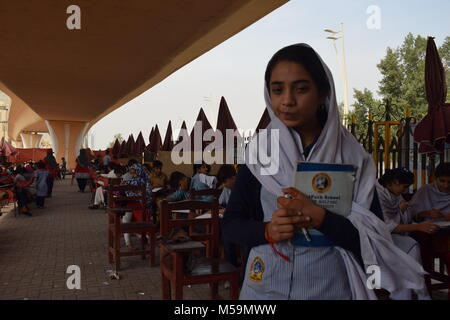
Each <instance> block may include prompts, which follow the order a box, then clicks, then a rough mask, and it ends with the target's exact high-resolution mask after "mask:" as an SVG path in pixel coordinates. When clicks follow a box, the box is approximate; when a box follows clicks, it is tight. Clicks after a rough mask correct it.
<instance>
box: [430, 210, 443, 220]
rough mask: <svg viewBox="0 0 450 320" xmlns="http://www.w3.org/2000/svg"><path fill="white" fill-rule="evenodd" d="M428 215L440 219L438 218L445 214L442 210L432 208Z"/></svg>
mask: <svg viewBox="0 0 450 320" xmlns="http://www.w3.org/2000/svg"><path fill="white" fill-rule="evenodd" d="M427 216H428V217H429V218H432V219H438V218H442V217H443V216H444V215H443V214H442V212H441V211H440V210H436V209H431V210H429V211H427Z"/></svg>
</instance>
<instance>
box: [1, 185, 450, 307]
mask: <svg viewBox="0 0 450 320" xmlns="http://www.w3.org/2000/svg"><path fill="white" fill-rule="evenodd" d="M77 189H78V188H77V186H76V183H74V185H71V184H70V180H69V179H66V180H62V181H61V180H60V181H55V188H54V190H53V197H52V198H49V199H46V208H45V209H40V210H39V209H36V208H35V207H34V204H33V205H32V207H31V208H32V211H33V217H28V216H17V217H14V215H13V212H8V210H5V209H4V210H3V212H4V213H3V216H1V217H0V299H18V300H24V299H25V300H27V299H29V300H43V299H45V300H49V299H51V300H87V299H89V300H111V299H121V300H149V299H161V287H160V281H161V279H160V270H159V267H158V266H155V267H150V265H149V263H148V260H142V259H141V257H140V256H135V257H124V258H123V259H122V270H121V272H120V275H121V279H120V280H111V279H110V278H109V276H108V271H109V270H111V269H112V267H111V266H110V265H109V263H108V257H107V215H106V213H105V211H104V210H89V209H88V205H89V202H90V196H91V195H90V193H80V192H77ZM132 240H135V241H137V239H136V238H134V239H133V238H132ZM158 254H159V252H158V250H157V256H158ZM70 265H77V266H79V267H80V270H81V289H80V290H77V289H73V290H70V289H68V288H67V285H66V282H67V279H68V277H69V276H70V274H67V273H66V270H67V267H68V266H70ZM221 294H222V295H223V296H224V297H228V290H226V291H225V290H223V289H222V290H221ZM184 298H185V299H186V300H192V299H199V300H205V299H209V290H208V286H206V285H196V286H192V287H190V288H189V287H184ZM434 298H435V299H439V300H441V299H446V298H447V293H446V291H445V290H444V291H439V292H436V293H434Z"/></svg>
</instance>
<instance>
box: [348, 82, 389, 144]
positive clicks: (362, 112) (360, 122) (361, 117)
mask: <svg viewBox="0 0 450 320" xmlns="http://www.w3.org/2000/svg"><path fill="white" fill-rule="evenodd" d="M353 98H354V99H355V101H354V102H353V104H352V106H353V110H351V111H350V112H349V115H348V119H347V123H351V122H352V116H355V119H356V130H355V134H356V137H357V138H358V139H359V138H360V137H362V136H365V135H366V134H367V125H368V122H369V112H370V113H371V114H372V116H373V117H374V118H375V119H382V118H384V107H383V106H382V104H381V102H380V101H379V100H377V99H375V98H374V96H373V93H372V91H370V90H369V89H367V88H364V90H363V91H361V90H358V89H353Z"/></svg>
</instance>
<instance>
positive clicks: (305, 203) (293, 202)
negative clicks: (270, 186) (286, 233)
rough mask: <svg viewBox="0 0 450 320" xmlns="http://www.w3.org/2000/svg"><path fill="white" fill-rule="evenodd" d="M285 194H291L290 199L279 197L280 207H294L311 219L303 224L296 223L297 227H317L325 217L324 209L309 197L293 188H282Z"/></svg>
mask: <svg viewBox="0 0 450 320" xmlns="http://www.w3.org/2000/svg"><path fill="white" fill-rule="evenodd" d="M283 192H284V193H285V194H289V195H291V196H292V199H289V198H284V197H279V198H278V204H279V205H280V206H281V207H282V208H287V209H294V210H296V211H297V212H299V213H300V214H301V215H303V216H306V217H309V218H310V219H311V220H310V222H309V223H307V224H306V225H305V223H303V224H298V225H297V227H307V228H319V227H320V226H321V225H322V222H323V219H324V217H325V210H324V209H323V208H321V207H319V206H318V205H316V204H315V203H314V202H313V201H312V200H311V199H309V198H308V197H307V196H305V195H304V194H303V193H301V192H300V191H298V190H297V189H295V188H286V189H283Z"/></svg>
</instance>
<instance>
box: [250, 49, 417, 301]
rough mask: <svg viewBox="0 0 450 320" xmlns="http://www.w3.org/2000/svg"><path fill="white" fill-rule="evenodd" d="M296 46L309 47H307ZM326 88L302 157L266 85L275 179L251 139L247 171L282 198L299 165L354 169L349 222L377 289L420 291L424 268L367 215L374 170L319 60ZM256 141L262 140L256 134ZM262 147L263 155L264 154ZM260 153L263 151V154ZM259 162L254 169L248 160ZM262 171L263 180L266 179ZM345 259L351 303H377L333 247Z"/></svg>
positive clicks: (354, 267)
mask: <svg viewBox="0 0 450 320" xmlns="http://www.w3.org/2000/svg"><path fill="white" fill-rule="evenodd" d="M297 46H303V47H308V48H311V47H310V46H308V45H307V44H297ZM316 55H317V57H318V58H319V60H320V61H321V63H322V66H323V68H324V70H325V73H326V75H327V77H328V82H329V85H330V94H329V96H328V97H327V98H326V101H325V110H326V111H327V114H328V117H327V121H326V123H325V126H324V128H323V130H322V132H321V134H320V136H319V138H318V140H317V142H316V143H315V144H314V146H313V148H312V149H311V151H310V153H309V155H308V157H307V158H306V159H305V158H304V156H303V145H302V141H301V139H300V136H299V134H298V133H297V132H296V131H295V130H294V129H292V128H289V127H287V126H286V125H285V124H284V123H283V122H282V121H281V120H280V119H278V117H277V116H276V115H275V113H274V112H273V110H272V105H271V99H270V96H269V91H268V88H267V87H266V85H264V97H265V101H266V108H267V111H268V112H269V115H270V118H271V122H270V124H269V125H268V126H267V129H268V130H267V141H271V139H270V135H271V134H272V132H271V130H272V129H278V130H279V131H278V132H279V142H278V144H279V151H280V152H279V155H280V157H279V159H277V160H278V163H277V164H278V166H279V170H278V172H277V173H276V174H274V175H267V168H268V166H269V165H264V164H262V163H261V162H260V161H259V158H258V157H257V156H256V152H257V150H258V148H257V146H256V144H257V143H258V142H257V139H253V140H252V141H251V142H250V144H249V146H248V148H247V149H246V165H247V167H248V168H249V169H250V171H251V172H252V173H253V175H254V176H255V177H256V178H257V179H258V181H259V182H260V183H261V184H262V185H263V186H264V187H265V188H266V189H267V190H269V191H270V192H271V193H273V194H274V195H277V196H281V195H283V192H282V189H283V188H286V187H291V186H292V185H293V177H294V175H295V170H296V167H297V163H298V162H299V161H309V162H319V163H342V164H352V165H354V166H356V167H357V172H356V181H355V186H354V193H353V203H352V209H351V214H350V215H349V216H348V219H350V221H351V222H352V223H353V225H354V226H355V227H356V228H357V229H358V231H359V236H360V241H361V254H362V258H363V261H364V264H365V265H366V267H367V266H371V265H377V266H379V267H380V270H381V287H382V288H384V289H386V290H388V291H390V292H394V291H397V290H401V289H416V290H417V289H419V290H420V289H424V287H425V282H424V279H423V274H424V273H425V271H424V270H423V268H422V266H421V265H420V264H418V263H417V262H416V261H415V260H414V259H412V258H411V257H409V256H408V255H407V254H406V253H404V252H403V251H401V250H400V249H398V248H397V247H396V246H395V245H394V243H393V242H392V237H391V234H390V231H389V230H388V228H387V226H386V224H385V223H384V222H383V221H381V220H380V219H379V218H378V217H377V216H376V215H375V214H373V213H372V212H370V211H369V208H370V205H371V203H372V199H373V193H374V189H375V182H376V169H375V165H374V162H373V160H372V158H371V157H370V155H369V154H368V153H367V152H366V151H365V150H364V149H363V147H362V146H361V145H360V144H359V142H358V141H357V140H356V139H355V138H354V137H353V135H352V134H351V133H350V132H348V130H346V129H345V127H344V126H342V125H341V123H340V121H339V111H338V105H337V102H336V94H335V89H334V80H333V76H332V75H331V72H330V70H329V69H328V67H327V65H326V64H325V63H324V62H323V61H322V59H321V58H320V56H319V55H318V54H317V53H316ZM258 139H262V140H266V138H265V137H264V135H261V134H259V135H258ZM265 142H266V141H263V143H262V144H261V142H260V143H259V149H260V150H259V152H261V151H262V152H266V153H265V154H267V155H268V154H270V151H271V146H270V144H269V143H265ZM265 147H266V148H267V150H264V149H265ZM261 149H262V150H261ZM249 159H253V160H254V159H258V160H257V163H256V164H252V163H251V162H252V160H249ZM265 171H266V174H264V173H265ZM337 249H338V250H339V251H340V252H341V254H342V257H343V259H344V262H345V265H346V268H347V273H348V276H349V280H350V286H351V288H352V292H353V295H354V297H355V299H376V296H375V295H374V293H373V290H370V289H368V287H367V285H366V281H367V275H366V274H365V273H364V271H363V270H361V266H360V265H359V264H358V262H357V261H356V259H355V258H354V257H353V255H352V254H351V253H350V252H348V251H346V250H344V249H342V248H339V247H337Z"/></svg>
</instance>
